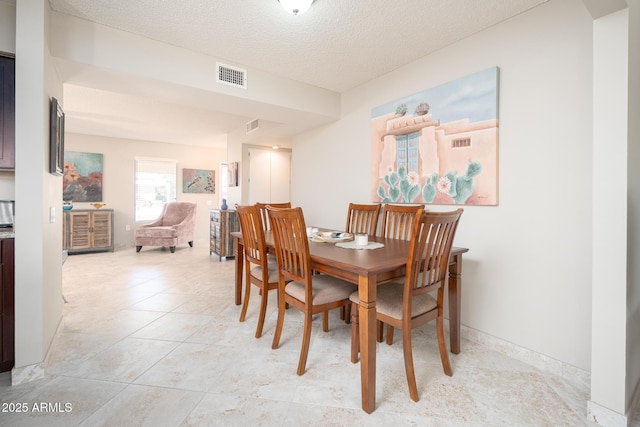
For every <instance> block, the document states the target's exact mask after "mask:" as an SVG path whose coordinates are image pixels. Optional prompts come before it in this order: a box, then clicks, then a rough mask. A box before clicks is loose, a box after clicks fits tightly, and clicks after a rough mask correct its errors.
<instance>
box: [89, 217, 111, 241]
mask: <svg viewBox="0 0 640 427" xmlns="http://www.w3.org/2000/svg"><path fill="white" fill-rule="evenodd" d="M92 217H93V218H92V224H91V231H92V233H91V236H92V238H93V242H92V244H93V247H94V248H108V247H111V212H92Z"/></svg>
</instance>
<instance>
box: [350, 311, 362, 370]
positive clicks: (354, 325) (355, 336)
mask: <svg viewBox="0 0 640 427" xmlns="http://www.w3.org/2000/svg"><path fill="white" fill-rule="evenodd" d="M358 322H359V317H358V305H357V304H356V303H352V304H351V363H358V353H360V337H359V335H360V327H359V326H360V325H359V324H358Z"/></svg>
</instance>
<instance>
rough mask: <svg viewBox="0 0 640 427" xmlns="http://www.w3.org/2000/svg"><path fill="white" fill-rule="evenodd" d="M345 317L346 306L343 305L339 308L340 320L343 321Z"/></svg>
mask: <svg viewBox="0 0 640 427" xmlns="http://www.w3.org/2000/svg"><path fill="white" fill-rule="evenodd" d="M346 316H347V309H346V305H343V306H342V307H340V320H344V319H345V318H346Z"/></svg>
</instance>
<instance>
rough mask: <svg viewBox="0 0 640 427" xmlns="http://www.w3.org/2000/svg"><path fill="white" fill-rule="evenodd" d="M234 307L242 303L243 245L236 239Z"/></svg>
mask: <svg viewBox="0 0 640 427" xmlns="http://www.w3.org/2000/svg"><path fill="white" fill-rule="evenodd" d="M235 255H236V262H235V265H236V305H240V304H241V303H242V270H243V268H244V245H243V244H242V240H240V239H238V238H236V253H235Z"/></svg>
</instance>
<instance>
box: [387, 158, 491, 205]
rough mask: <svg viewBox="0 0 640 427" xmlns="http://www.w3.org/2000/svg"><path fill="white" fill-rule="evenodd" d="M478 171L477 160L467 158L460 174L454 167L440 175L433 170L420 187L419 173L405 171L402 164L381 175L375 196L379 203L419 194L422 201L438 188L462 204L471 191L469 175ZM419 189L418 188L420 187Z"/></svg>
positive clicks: (403, 200)
mask: <svg viewBox="0 0 640 427" xmlns="http://www.w3.org/2000/svg"><path fill="white" fill-rule="evenodd" d="M481 171H482V165H481V164H480V162H469V165H468V166H467V171H466V172H465V174H464V175H462V176H458V172H457V171H449V172H447V173H446V174H444V175H443V176H441V177H438V174H437V173H433V174H431V175H427V176H426V179H425V183H424V186H423V187H422V188H421V187H420V176H419V175H418V173H417V172H414V171H411V172H409V173H407V170H406V168H405V167H404V166H400V167H399V168H398V170H397V171H394V170H392V169H391V168H389V173H388V174H387V175H385V176H384V183H385V184H386V187H385V185H379V186H378V190H377V193H378V197H380V199H381V201H382V202H383V203H414V202H415V200H416V198H418V196H419V195H422V199H423V201H424V203H433V201H434V200H435V198H436V194H437V193H438V192H440V193H443V194H446V195H448V196H449V197H451V199H453V202H454V203H455V204H457V205H461V204H464V203H465V202H466V201H467V199H469V197H471V195H472V194H473V192H474V191H475V188H476V186H475V183H474V182H473V179H474V178H475V177H476V176H477V175H478V174H479V173H480V172H481ZM421 190H422V191H421Z"/></svg>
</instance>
